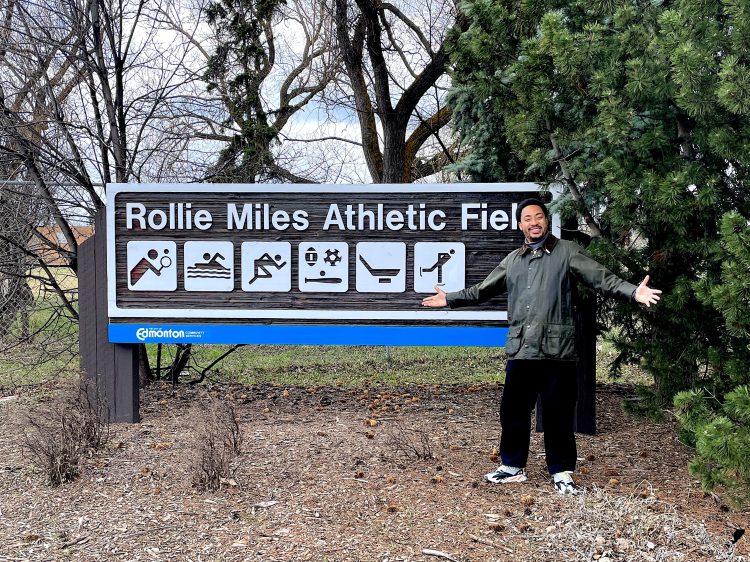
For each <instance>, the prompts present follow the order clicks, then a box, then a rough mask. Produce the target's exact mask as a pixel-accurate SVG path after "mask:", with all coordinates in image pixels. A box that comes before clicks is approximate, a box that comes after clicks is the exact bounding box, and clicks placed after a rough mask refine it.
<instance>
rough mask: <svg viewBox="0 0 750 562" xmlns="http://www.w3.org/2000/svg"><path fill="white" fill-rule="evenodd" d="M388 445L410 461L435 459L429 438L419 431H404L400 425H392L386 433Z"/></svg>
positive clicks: (425, 433) (422, 431)
mask: <svg viewBox="0 0 750 562" xmlns="http://www.w3.org/2000/svg"><path fill="white" fill-rule="evenodd" d="M388 444H389V445H390V446H391V447H392V448H393V450H394V451H395V452H396V453H398V454H400V455H403V456H404V457H406V458H407V459H410V460H432V459H434V458H435V455H434V454H433V452H432V445H431V444H430V438H429V436H428V435H427V432H426V431H424V430H421V429H405V428H404V427H403V426H402V425H401V424H394V425H393V427H392V428H391V430H390V431H389V433H388Z"/></svg>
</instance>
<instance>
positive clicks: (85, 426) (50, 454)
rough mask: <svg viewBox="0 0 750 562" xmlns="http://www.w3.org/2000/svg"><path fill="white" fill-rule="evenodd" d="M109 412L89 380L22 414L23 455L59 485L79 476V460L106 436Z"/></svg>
mask: <svg viewBox="0 0 750 562" xmlns="http://www.w3.org/2000/svg"><path fill="white" fill-rule="evenodd" d="M108 417H109V412H108V409H107V406H106V404H105V402H104V400H103V399H102V398H101V396H100V394H99V393H98V392H97V391H96V388H95V387H94V386H93V384H91V383H90V382H89V381H88V379H86V378H82V382H81V383H79V384H76V386H75V388H73V389H66V390H64V391H63V392H62V393H61V394H59V395H58V396H56V397H54V398H53V399H52V400H51V401H50V402H48V403H47V404H45V405H40V406H37V407H35V408H32V409H30V410H28V411H26V412H25V413H24V414H23V415H22V420H23V426H24V431H23V436H22V439H23V441H22V446H23V451H24V454H25V455H27V456H28V457H29V458H30V459H31V461H32V462H33V463H34V464H35V465H36V466H37V467H38V468H40V469H41V470H42V472H43V473H44V474H45V476H46V479H47V482H48V483H49V484H50V485H52V486H59V485H60V484H62V483H63V482H69V481H71V480H73V479H74V478H75V477H76V476H78V474H79V473H80V468H81V461H82V460H83V458H84V457H85V456H86V455H88V454H91V453H92V452H93V451H96V450H98V449H101V448H102V446H103V445H104V444H105V443H106V442H107V439H108V437H109V421H108Z"/></svg>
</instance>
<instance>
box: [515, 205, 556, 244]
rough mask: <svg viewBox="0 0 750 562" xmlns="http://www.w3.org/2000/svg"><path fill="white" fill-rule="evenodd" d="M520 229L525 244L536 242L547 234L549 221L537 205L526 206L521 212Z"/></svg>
mask: <svg viewBox="0 0 750 562" xmlns="http://www.w3.org/2000/svg"><path fill="white" fill-rule="evenodd" d="M520 227H521V232H523V234H524V236H526V241H527V242H536V241H537V240H541V239H542V238H544V235H545V234H547V231H548V229H549V221H548V220H547V216H546V215H545V214H544V210H543V209H542V208H541V207H540V206H539V205H528V206H526V207H524V208H523V210H522V211H521V224H520Z"/></svg>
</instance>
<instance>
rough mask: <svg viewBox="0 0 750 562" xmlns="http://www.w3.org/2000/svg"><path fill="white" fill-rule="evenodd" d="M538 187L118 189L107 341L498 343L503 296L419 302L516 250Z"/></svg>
mask: <svg viewBox="0 0 750 562" xmlns="http://www.w3.org/2000/svg"><path fill="white" fill-rule="evenodd" d="M537 189H538V186H536V185H535V184H449V185H434V184H424V185H421V184H408V185H367V186H350V185H342V186H339V185H335V186H332V185H326V186H322V185H217V184H201V185H196V184H191V185H162V184H141V185H125V184H111V185H109V186H108V187H107V281H108V306H109V318H110V324H109V338H110V341H112V342H117V343H134V342H145V343H153V342H165V343H174V342H185V343H188V342H190V343H311V344H313V343H317V344H327V343H332V344H372V345H417V344H418V345H502V344H503V343H504V340H505V326H506V325H507V323H506V312H505V311H506V303H505V300H504V297H501V298H497V299H494V301H493V302H490V303H486V304H484V305H483V306H481V307H477V308H476V309H458V310H448V309H428V308H423V307H421V306H420V301H421V299H422V298H423V297H424V296H426V295H428V294H432V293H434V286H435V285H438V286H440V287H442V288H443V290H445V291H454V290H458V289H462V288H464V287H467V286H471V285H473V284H474V283H477V282H479V281H481V280H482V279H484V277H486V276H487V274H488V273H490V271H492V269H493V268H494V267H495V266H496V265H497V264H498V263H499V262H500V260H501V259H502V258H503V257H504V256H505V255H507V254H508V253H509V252H510V251H512V250H513V249H515V248H517V247H519V246H520V244H521V243H522V240H523V235H522V234H521V232H520V230H519V229H518V225H517V224H516V219H515V209H516V205H517V203H519V202H520V201H521V200H522V199H525V198H526V197H529V196H531V195H534V194H536V192H537ZM553 231H554V232H556V233H557V234H558V235H559V222H558V221H557V219H555V220H553Z"/></svg>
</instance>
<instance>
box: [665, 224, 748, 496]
mask: <svg viewBox="0 0 750 562" xmlns="http://www.w3.org/2000/svg"><path fill="white" fill-rule="evenodd" d="M722 242H723V243H722V257H723V259H722V268H721V269H722V273H721V280H720V282H719V283H717V284H715V285H714V286H711V287H709V286H705V287H704V289H705V291H704V292H703V294H702V296H703V298H704V299H705V300H706V301H707V302H710V303H711V304H713V306H715V307H716V308H717V309H718V310H720V311H721V312H722V314H723V316H724V322H725V324H724V325H725V328H726V331H725V341H724V345H725V346H726V348H725V349H726V350H728V351H729V352H730V353H728V354H726V353H725V354H720V353H718V351H717V350H713V353H714V355H715V356H717V357H719V356H721V355H728V364H727V365H726V367H725V368H724V369H723V370H722V371H721V375H722V376H721V377H716V378H715V379H714V380H712V381H710V382H711V384H710V386H708V387H707V388H702V389H696V390H691V391H685V392H681V393H679V394H678V395H677V396H676V397H675V407H676V412H677V416H678V418H679V419H680V422H681V425H682V428H681V429H682V433H683V437H684V438H685V439H686V440H687V441H688V443H690V444H692V445H694V446H695V452H696V454H695V458H694V459H693V461H692V462H691V463H690V471H691V473H693V474H694V475H696V476H698V477H699V478H700V479H701V481H702V483H703V486H704V488H705V489H708V490H713V489H715V488H716V487H717V486H721V487H723V488H724V489H725V490H726V491H727V493H728V496H729V498H730V499H731V500H732V501H733V503H734V504H735V505H736V506H737V507H742V506H745V505H750V387H749V386H748V385H750V369H748V365H750V314H749V313H750V228H749V227H748V221H747V219H746V218H744V217H743V216H742V215H740V214H739V213H736V212H731V213H727V214H726V215H725V216H724V220H723V224H722ZM730 389H731V390H730ZM727 390H729V391H728V392H727ZM725 393H726V394H725ZM722 396H723V397H724V400H723V403H722V402H720V401H719V400H717V397H719V398H721V397H722Z"/></svg>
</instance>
